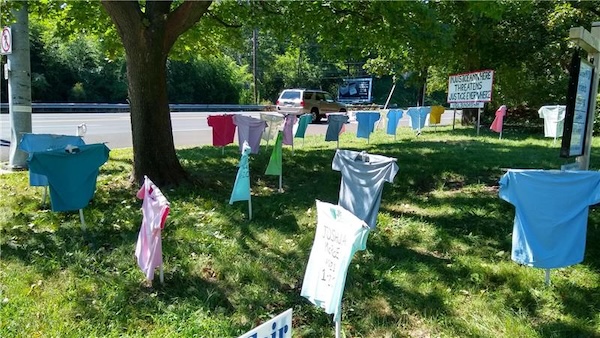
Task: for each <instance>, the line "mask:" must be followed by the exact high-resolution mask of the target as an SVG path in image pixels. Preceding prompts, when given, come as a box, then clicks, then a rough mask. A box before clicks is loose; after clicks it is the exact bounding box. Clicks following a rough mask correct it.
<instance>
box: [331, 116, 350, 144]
mask: <svg viewBox="0 0 600 338" xmlns="http://www.w3.org/2000/svg"><path fill="white" fill-rule="evenodd" d="M346 122H348V116H347V115H341V114H329V116H328V117H327V131H326V132H325V141H337V140H339V138H340V132H341V130H342V127H343V126H344V123H346Z"/></svg>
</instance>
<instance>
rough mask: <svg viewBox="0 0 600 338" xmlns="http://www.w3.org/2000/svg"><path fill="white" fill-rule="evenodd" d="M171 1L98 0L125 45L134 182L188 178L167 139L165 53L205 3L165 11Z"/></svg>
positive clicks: (169, 131) (173, 181)
mask: <svg viewBox="0 0 600 338" xmlns="http://www.w3.org/2000/svg"><path fill="white" fill-rule="evenodd" d="M172 3H173V1H143V2H142V5H140V3H138V2H137V1H106V0H103V1H102V6H103V7H104V9H106V11H107V13H108V15H109V16H110V18H111V19H112V21H113V22H114V23H115V26H116V28H117V32H118V33H119V36H120V37H121V41H122V42H123V46H124V47H125V55H126V60H127V79H128V81H129V100H130V105H129V106H130V110H131V133H132V138H133V139H132V144H133V173H132V176H131V179H132V180H133V181H134V182H138V183H139V182H141V181H142V179H143V177H144V175H147V176H148V177H149V178H150V179H151V180H152V181H153V182H155V183H156V184H158V185H159V186H164V185H178V184H180V183H183V182H185V181H188V180H189V175H188V173H187V172H186V171H185V170H184V169H183V167H182V166H181V164H180V163H179V159H178V158H177V154H176V153H175V145H174V143H173V129H172V126H171V116H170V111H169V98H168V96H167V64H166V62H167V56H168V55H169V51H170V50H171V47H173V44H174V43H175V41H176V40H177V38H178V37H179V36H180V35H181V34H182V33H183V32H185V31H186V30H188V29H189V28H191V27H192V26H193V25H194V24H195V23H196V22H198V20H200V18H201V17H202V15H204V13H206V11H207V10H208V7H209V6H210V3H211V1H184V2H182V3H181V4H179V6H178V7H176V8H175V9H174V10H172V11H171V5H172ZM142 8H143V10H142Z"/></svg>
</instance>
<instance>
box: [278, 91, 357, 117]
mask: <svg viewBox="0 0 600 338" xmlns="http://www.w3.org/2000/svg"><path fill="white" fill-rule="evenodd" d="M276 106H277V112H279V113H281V114H296V115H302V114H311V115H312V118H313V119H312V121H313V123H314V122H318V121H320V120H321V119H322V118H323V117H325V116H327V114H331V113H344V114H346V113H347V112H348V111H347V108H346V105H345V104H343V103H341V102H337V101H336V100H335V99H334V98H333V96H332V95H331V94H329V93H328V92H325V91H322V90H313V89H285V90H283V91H282V92H281V94H279V99H278V100H277V103H276Z"/></svg>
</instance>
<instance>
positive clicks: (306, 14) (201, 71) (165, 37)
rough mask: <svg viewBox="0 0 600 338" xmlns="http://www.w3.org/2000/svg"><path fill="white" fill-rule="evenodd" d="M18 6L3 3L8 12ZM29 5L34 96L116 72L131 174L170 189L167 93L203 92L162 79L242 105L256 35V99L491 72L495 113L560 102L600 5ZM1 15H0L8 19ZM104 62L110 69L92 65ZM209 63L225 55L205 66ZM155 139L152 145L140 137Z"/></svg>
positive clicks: (114, 95)
mask: <svg viewBox="0 0 600 338" xmlns="http://www.w3.org/2000/svg"><path fill="white" fill-rule="evenodd" d="M14 4H15V3H14V2H9V3H7V2H3V7H6V5H9V6H10V5H14ZM30 11H31V15H32V16H35V17H36V18H37V19H36V20H32V21H33V22H35V26H34V27H33V30H34V31H35V30H38V32H43V33H40V36H44V41H54V43H53V44H52V46H53V47H52V48H50V49H48V50H46V51H45V52H47V53H50V52H51V53H54V54H55V55H58V56H57V57H55V58H54V60H55V61H53V62H56V63H54V64H53V63H45V66H46V67H45V68H44V67H43V66H42V64H44V62H41V61H40V60H33V64H36V62H37V64H38V65H39V66H40V68H41V69H43V70H42V71H40V73H39V76H38V77H36V78H33V82H34V83H33V87H34V91H40V92H43V91H44V90H45V89H47V88H48V87H49V83H51V82H52V81H54V80H53V79H54V78H55V77H56V76H57V73H58V72H59V71H60V69H62V68H64V67H67V66H68V65H72V64H76V65H80V67H81V68H80V69H79V70H77V69H75V68H73V70H72V71H70V72H69V74H73V75H72V76H73V77H74V78H77V80H73V81H74V82H73V83H74V84H77V83H81V86H80V87H77V88H75V87H72V88H69V89H68V94H66V95H64V96H62V97H57V99H64V100H76V99H77V98H80V99H81V98H82V97H86V96H85V95H87V94H88V93H87V92H86V89H88V88H90V90H91V89H93V90H91V91H92V92H94V93H99V94H94V95H96V96H97V97H98V98H102V97H104V98H105V100H120V99H122V95H121V97H119V94H118V92H119V90H116V91H114V88H107V87H110V86H109V85H108V84H107V83H106V82H103V81H100V79H101V78H102V77H104V78H105V79H113V78H116V79H118V78H119V76H121V80H120V81H121V82H120V83H121V84H122V85H127V86H128V92H127V95H128V98H129V99H130V100H131V109H132V116H131V118H132V130H133V131H134V133H133V134H134V135H133V141H134V142H133V144H134V162H135V166H134V167H135V169H134V173H133V179H134V180H140V178H141V175H144V174H147V173H152V174H153V175H155V176H157V177H156V178H153V179H154V180H156V181H157V182H160V183H173V184H177V183H179V182H182V181H185V180H187V175H186V174H185V171H184V170H183V169H182V168H181V166H180V165H179V163H178V161H177V159H176V156H175V152H174V147H173V144H172V131H171V126H170V120H169V115H168V103H169V101H171V100H172V99H177V100H178V98H176V97H175V95H174V94H173V93H174V92H177V93H181V94H185V95H187V96H185V95H184V97H188V98H189V99H190V100H193V101H198V102H201V101H202V98H201V97H197V96H194V95H192V93H190V92H189V91H186V88H185V87H186V86H189V83H179V82H169V76H171V75H173V74H179V73H185V72H189V73H190V74H192V73H193V74H194V75H193V76H190V81H194V82H196V83H198V82H201V81H203V80H206V79H209V78H210V79H211V81H213V82H214V81H217V79H222V78H226V79H227V78H229V80H225V81H224V82H223V86H230V87H229V88H230V89H231V90H230V91H231V92H237V95H232V96H228V97H222V98H220V99H222V100H231V101H235V100H237V101H238V102H239V101H244V100H246V102H248V99H249V97H248V93H249V92H250V91H249V89H248V85H249V84H250V74H251V71H250V68H249V67H250V65H251V64H252V47H251V39H252V34H253V31H255V30H256V31H258V32H259V34H258V46H259V51H258V53H259V55H257V58H258V69H257V74H256V76H257V82H256V83H257V86H258V88H257V89H258V91H259V93H260V96H261V99H262V100H274V99H275V97H276V94H277V93H278V92H279V91H280V90H281V89H283V88H284V87H286V86H305V87H321V88H324V89H327V90H331V91H334V90H335V88H336V86H337V85H339V84H340V82H341V78H343V77H352V76H373V77H376V78H386V79H388V80H387V81H391V77H392V76H395V79H396V80H397V81H398V82H399V83H401V84H402V86H401V89H400V91H402V92H403V93H402V94H403V95H404V96H402V97H405V96H406V93H416V92H417V91H418V90H419V89H420V88H423V84H424V83H427V91H428V92H427V94H429V95H432V94H433V93H436V92H437V93H440V92H441V93H443V92H444V91H445V90H446V88H447V79H448V75H450V74H455V73H462V72H468V71H474V70H479V69H494V70H495V71H496V74H495V85H494V94H493V100H494V101H493V102H492V106H497V105H500V104H506V105H509V106H515V107H516V106H528V107H535V106H539V105H543V104H559V103H563V102H564V99H565V94H566V89H565V88H566V81H567V78H568V73H567V68H568V62H569V58H570V51H571V50H572V47H573V46H572V45H571V44H570V43H569V42H568V40H567V39H566V37H567V34H568V29H569V28H570V27H574V26H585V27H587V26H588V25H589V23H590V22H592V21H594V20H597V18H598V16H599V13H600V4H599V3H598V2H586V1H576V2H572V1H555V2H548V1H511V0H507V1H487V2H480V1H442V2H433V1H401V2H396V1H283V0H277V1H218V2H214V3H212V2H210V1H208V2H200V1H139V2H138V1H115V2H112V1H102V2H97V1H76V2H64V1H52V0H48V1H38V2H32V4H31V6H30ZM8 13H9V11H3V13H2V15H3V17H2V20H3V23H7V22H8V21H7V20H9V19H8V18H6V17H5V16H6V15H7V14H8ZM49 35H51V36H49ZM32 41H33V43H34V44H35V43H37V42H36V41H37V40H35V39H34V40H32ZM38 42H39V41H38ZM34 48H35V46H34ZM67 51H68V52H67ZM42 56H43V55H42ZM101 56H104V60H105V62H99V61H98V60H102V57H101ZM215 57H217V58H219V59H220V60H222V61H220V62H217V63H215V62H213V61H211V60H215ZM69 58H72V59H69ZM211 58H212V59H211ZM119 60H120V61H119ZM227 60H229V61H227ZM181 61H185V62H186V63H185V64H180V63H178V62H181ZM123 64H126V65H127V67H128V68H127V73H126V74H127V76H126V78H125V77H124V74H123V66H122V65H123ZM223 65H224V66H223ZM61 67H62V68H61ZM90 70H95V72H96V73H95V74H96V75H94V73H93V72H90ZM231 74H236V75H235V76H234V77H235V78H238V79H240V80H239V81H235V80H233V79H232V76H231ZM67 82H68V81H67ZM117 82H118V81H117ZM388 83H389V84H390V85H391V82H388ZM250 85H251V84H250ZM122 90H123V89H121V93H122V92H123V91H122ZM228 91H229V90H228ZM186 93H187V94H186ZM35 95H36V94H35V93H34V97H35ZM94 95H92V94H89V96H88V97H94ZM412 95H414V94H412ZM398 97H400V94H399V95H398ZM211 100H212V99H211ZM411 102H414V100H411ZM232 103H233V102H232ZM157 131H158V133H157ZM155 133H157V134H158V136H156V135H155V136H156V137H158V139H159V140H160V141H153V140H149V139H148V136H145V135H152V134H155ZM159 143H160V145H159ZM157 146H158V148H157V149H161V151H160V154H158V153H157V151H156V150H155V149H154V148H155V147H157ZM155 166H159V167H161V168H158V169H157V168H154V167H155Z"/></svg>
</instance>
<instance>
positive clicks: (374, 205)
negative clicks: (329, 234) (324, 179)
mask: <svg viewBox="0 0 600 338" xmlns="http://www.w3.org/2000/svg"><path fill="white" fill-rule="evenodd" d="M331 168H332V169H333V170H337V171H340V172H341V173H342V180H341V184H340V193H339V202H338V204H339V205H341V206H343V207H344V208H346V209H348V210H349V211H350V212H352V213H353V214H354V215H356V216H357V217H358V218H360V219H362V220H364V221H365V222H366V223H367V224H368V225H369V227H371V229H374V228H375V225H376V223H377V213H378V212H379V206H380V204H381V194H382V192H383V184H384V183H385V182H390V183H391V182H393V181H394V177H395V176H396V173H397V172H398V164H396V159H395V158H392V157H386V156H381V155H372V154H367V153H364V152H363V153H360V152H357V151H353V150H337V151H336V152H335V156H334V157H333V162H332V164H331Z"/></svg>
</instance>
